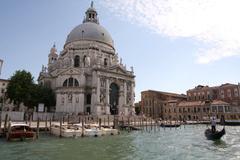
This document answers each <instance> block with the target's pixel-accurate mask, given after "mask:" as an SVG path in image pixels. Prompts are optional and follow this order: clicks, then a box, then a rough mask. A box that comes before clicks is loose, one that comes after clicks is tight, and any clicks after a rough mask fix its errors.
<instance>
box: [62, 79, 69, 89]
mask: <svg viewBox="0 0 240 160" xmlns="http://www.w3.org/2000/svg"><path fill="white" fill-rule="evenodd" d="M67 83H68V79H66V80H65V81H64V82H63V87H67Z"/></svg>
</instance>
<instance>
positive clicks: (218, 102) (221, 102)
mask: <svg viewBox="0 0 240 160" xmlns="http://www.w3.org/2000/svg"><path fill="white" fill-rule="evenodd" d="M211 105H229V103H227V102H224V101H221V100H213V102H212V103H211Z"/></svg>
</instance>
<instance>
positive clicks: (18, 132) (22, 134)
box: [6, 122, 36, 140]
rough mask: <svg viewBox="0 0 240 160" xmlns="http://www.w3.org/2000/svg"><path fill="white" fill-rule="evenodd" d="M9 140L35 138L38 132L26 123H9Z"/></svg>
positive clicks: (7, 134)
mask: <svg viewBox="0 0 240 160" xmlns="http://www.w3.org/2000/svg"><path fill="white" fill-rule="evenodd" d="M6 138H7V140H15V139H18V140H24V139H35V138H36V132H34V131H33V129H32V128H31V127H30V126H29V125H28V124H25V123H11V122H10V124H9V127H8V130H7V133H6Z"/></svg>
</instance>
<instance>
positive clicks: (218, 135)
mask: <svg viewBox="0 0 240 160" xmlns="http://www.w3.org/2000/svg"><path fill="white" fill-rule="evenodd" d="M225 133H226V131H225V128H223V129H222V130H221V131H215V132H214V133H213V132H212V130H211V129H209V128H208V129H206V130H205V136H206V137H207V139H209V140H218V139H221V137H222V136H223V135H224V134H225Z"/></svg>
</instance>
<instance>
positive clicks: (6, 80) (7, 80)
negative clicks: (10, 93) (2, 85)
mask: <svg viewBox="0 0 240 160" xmlns="http://www.w3.org/2000/svg"><path fill="white" fill-rule="evenodd" d="M0 81H5V82H9V81H10V80H9V79H0Z"/></svg>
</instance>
